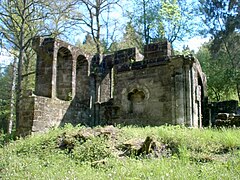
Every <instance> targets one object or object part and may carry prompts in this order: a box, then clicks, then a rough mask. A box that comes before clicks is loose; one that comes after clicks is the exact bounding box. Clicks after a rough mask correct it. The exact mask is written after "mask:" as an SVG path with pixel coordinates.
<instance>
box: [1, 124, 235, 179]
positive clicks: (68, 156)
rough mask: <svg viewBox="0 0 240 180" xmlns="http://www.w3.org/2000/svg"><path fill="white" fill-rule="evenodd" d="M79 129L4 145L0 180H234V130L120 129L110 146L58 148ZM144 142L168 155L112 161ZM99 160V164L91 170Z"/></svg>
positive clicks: (106, 142) (98, 141) (100, 141)
mask: <svg viewBox="0 0 240 180" xmlns="http://www.w3.org/2000/svg"><path fill="white" fill-rule="evenodd" d="M83 128H84V127H82V126H78V127H75V128H74V127H72V126H71V125H67V126H66V127H64V128H58V129H53V130H51V131H49V132H48V133H46V134H37V135H33V136H29V137H27V138H25V139H19V140H17V141H13V142H10V143H9V144H8V145H4V146H3V147H2V148H0V179H104V180H105V179H131V180H132V179H156V180H158V179H240V173H239V172H240V138H239V137H240V129H225V128H224V129H210V128H207V129H190V128H185V127H180V126H161V127H145V128H139V127H133V126H132V127H130V126H129V127H121V128H120V130H119V131H118V133H117V136H116V139H115V140H114V141H113V140H111V139H107V138H104V137H98V138H93V139H90V140H87V141H86V142H85V143H79V142H77V141H76V142H75V146H74V148H73V150H72V151H71V152H70V153H69V152H68V150H61V149H59V148H58V143H57V142H58V138H59V136H61V135H62V134H63V133H64V132H65V133H66V134H68V135H71V134H74V133H76V132H78V131H79V129H83ZM147 136H151V137H153V138H154V139H156V140H158V141H159V142H162V143H164V144H168V146H169V147H170V148H171V150H172V155H171V156H170V157H160V158H146V157H134V156H133V157H118V156H116V154H115V153H114V151H113V150H114V146H117V145H119V144H121V143H123V142H125V141H127V140H129V139H132V138H143V139H145V138H146V137H147ZM102 159H104V164H98V165H97V166H93V164H92V162H95V161H99V160H100V161H101V160H102Z"/></svg>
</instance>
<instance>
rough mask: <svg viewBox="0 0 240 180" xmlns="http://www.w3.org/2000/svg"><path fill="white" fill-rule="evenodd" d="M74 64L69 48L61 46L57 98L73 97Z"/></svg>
mask: <svg viewBox="0 0 240 180" xmlns="http://www.w3.org/2000/svg"><path fill="white" fill-rule="evenodd" d="M72 66H73V57H72V54H71V52H70V50H69V49H67V48H65V47H61V48H60V49H59V50H58V53H57V82H56V88H57V89H56V92H57V98H59V99H61V100H65V101H67V100H71V99H72Z"/></svg>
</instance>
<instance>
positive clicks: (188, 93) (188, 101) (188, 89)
mask: <svg viewBox="0 0 240 180" xmlns="http://www.w3.org/2000/svg"><path fill="white" fill-rule="evenodd" d="M190 68H191V67H190V64H186V65H185V66H184V73H185V77H184V82H185V83H184V85H185V88H184V94H185V97H184V99H185V107H184V110H185V125H187V126H190V127H192V81H191V71H190Z"/></svg>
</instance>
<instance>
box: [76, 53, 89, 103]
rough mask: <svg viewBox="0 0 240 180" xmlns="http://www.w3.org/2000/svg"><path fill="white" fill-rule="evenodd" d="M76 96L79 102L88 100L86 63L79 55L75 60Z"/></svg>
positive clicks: (84, 58)
mask: <svg viewBox="0 0 240 180" xmlns="http://www.w3.org/2000/svg"><path fill="white" fill-rule="evenodd" d="M76 73H77V74H76V96H77V97H78V98H79V99H80V100H85V99H88V98H89V76H88V61H87V59H86V57H85V56H83V55H80V56H78V58H77V70H76Z"/></svg>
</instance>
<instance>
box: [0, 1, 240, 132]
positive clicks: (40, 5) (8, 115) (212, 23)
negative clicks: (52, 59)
mask: <svg viewBox="0 0 240 180" xmlns="http://www.w3.org/2000/svg"><path fill="white" fill-rule="evenodd" d="M0 2H1V3H0V25H1V26H0V48H1V50H2V49H7V50H8V51H9V53H11V54H12V56H13V62H12V63H11V64H10V65H8V66H1V69H0V84H1V88H0V129H1V131H2V132H3V133H7V134H12V132H14V130H15V128H16V127H17V126H18V113H19V100H20V98H21V96H22V94H23V93H24V92H25V91H27V90H28V89H32V90H33V89H34V78H35V77H34V76H35V63H36V54H35V52H34V51H33V49H32V47H31V43H32V39H33V38H34V37H35V36H43V37H53V38H59V39H63V40H65V41H67V42H69V43H71V44H74V45H77V46H79V47H81V48H82V49H84V50H85V51H86V52H87V53H89V54H96V53H97V54H106V53H111V52H114V51H117V50H120V49H123V48H129V47H137V48H138V49H139V50H140V52H141V51H142V49H143V46H144V45H145V44H149V43H152V42H157V41H161V40H168V41H169V42H171V43H172V44H173V47H174V46H176V45H177V44H179V43H181V42H183V41H186V40H187V39H189V38H192V37H195V36H202V37H206V36H208V37H210V40H209V42H207V43H205V44H203V45H202V47H200V49H199V51H198V52H194V51H192V50H191V49H190V48H191V47H188V46H185V47H183V50H182V51H180V52H179V51H175V52H174V53H175V54H190V53H191V54H194V55H195V56H196V57H197V58H198V60H199V61H200V63H201V65H202V68H203V71H204V72H205V74H206V75H207V81H208V95H209V99H210V100H211V101H221V100H230V99H236V100H238V101H239V100H240V60H239V59H240V51H239V48H240V47H239V46H240V31H239V30H240V17H239V12H240V7H239V0H198V1H186V0H158V1H155V0H141V1H139V0H130V1H125V0H64V1H63V0H52V1H48V0H14V1H13V0H1V1H0ZM119 14H121V18H120V16H119ZM81 34H84V35H85V38H84V40H83V42H81V41H78V42H75V39H74V37H76V36H79V35H81Z"/></svg>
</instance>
